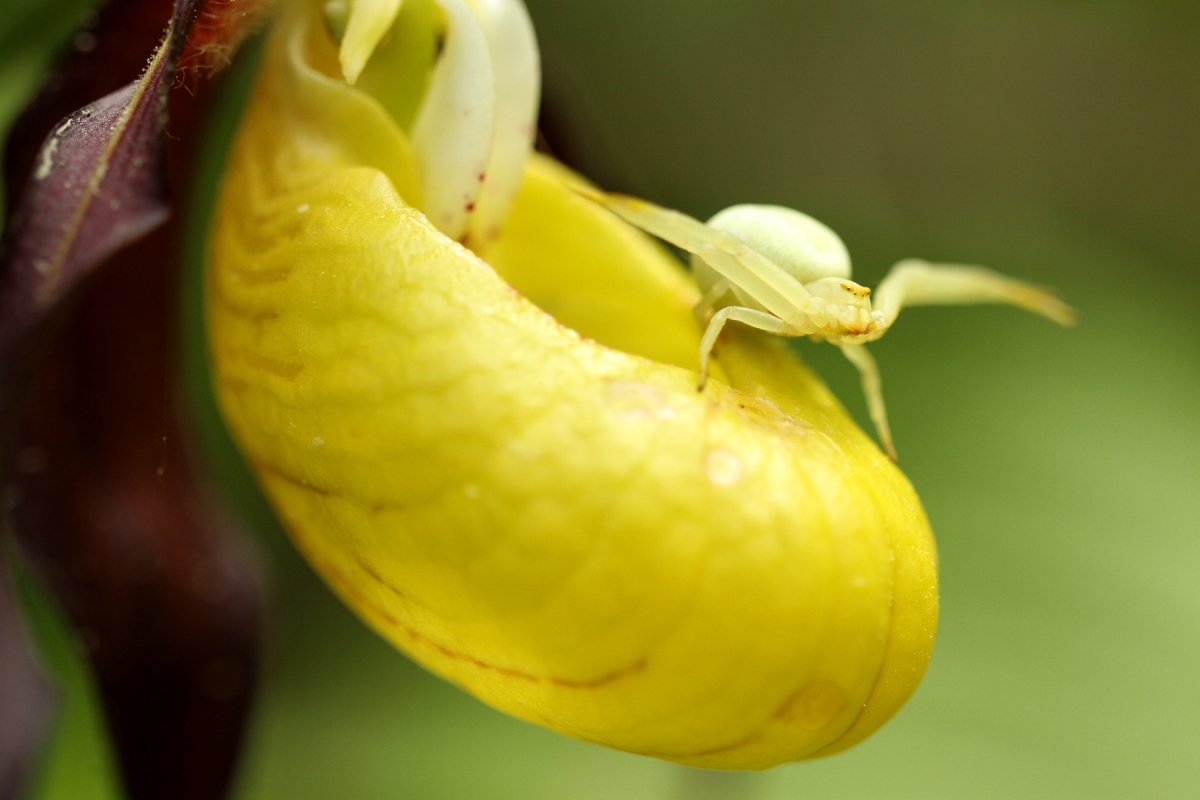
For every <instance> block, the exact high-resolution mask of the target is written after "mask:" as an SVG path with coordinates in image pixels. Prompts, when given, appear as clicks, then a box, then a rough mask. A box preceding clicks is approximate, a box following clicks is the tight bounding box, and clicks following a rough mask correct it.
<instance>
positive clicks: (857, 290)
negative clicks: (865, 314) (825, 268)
mask: <svg viewBox="0 0 1200 800" xmlns="http://www.w3.org/2000/svg"><path fill="white" fill-rule="evenodd" d="M804 288H805V289H807V290H808V293H809V294H811V295H812V296H813V297H819V298H821V299H822V300H824V301H825V302H827V303H831V304H833V305H837V306H851V307H853V308H861V309H865V310H867V311H870V310H871V290H870V289H868V288H867V287H866V286H860V285H859V284H857V283H855V282H854V281H847V280H843V279H841V278H822V279H821V280H819V281H813V282H811V283H806V284H805V285H804Z"/></svg>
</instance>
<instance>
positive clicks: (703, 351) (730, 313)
mask: <svg viewBox="0 0 1200 800" xmlns="http://www.w3.org/2000/svg"><path fill="white" fill-rule="evenodd" d="M729 320H733V321H735V322H740V323H742V324H743V325H749V326H750V327H751V328H757V329H758V330H760V331H766V332H767V333H774V334H778V335H781V336H783V335H786V334H787V332H788V330H789V328H788V325H787V323H786V322H784V321H783V320H781V319H780V318H779V317H776V316H774V315H772V314H768V313H767V312H765V311H756V310H755V309H753V308H745V307H743V306H727V307H725V308H722V309H721V310H720V311H718V312H717V313H716V314H713V318H712V321H711V322H709V323H708V328H707V330H705V331H704V338H703V339H701V340H700V384H699V385H698V386H697V387H696V391H698V392H702V391H704V385H705V384H706V383H708V356H709V354H710V353H712V349H713V346H714V345H715V344H716V343H717V337H718V336H720V335H721V329H722V328H724V327H725V323H726V322H728V321H729Z"/></svg>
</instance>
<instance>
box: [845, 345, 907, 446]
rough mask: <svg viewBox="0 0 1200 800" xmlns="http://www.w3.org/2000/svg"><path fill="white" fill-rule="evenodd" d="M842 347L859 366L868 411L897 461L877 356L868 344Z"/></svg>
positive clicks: (883, 440)
mask: <svg viewBox="0 0 1200 800" xmlns="http://www.w3.org/2000/svg"><path fill="white" fill-rule="evenodd" d="M841 349H842V353H844V354H845V356H846V358H847V359H848V360H849V361H850V363H851V364H853V365H854V366H855V367H857V368H858V374H859V376H860V377H861V378H862V387H863V394H864V395H866V398H867V413H868V414H870V415H871V421H872V422H874V423H875V431H876V432H877V433H878V434H879V441H880V442H881V443H882V444H883V449H884V450H886V451H887V454H888V457H889V458H891V459H892V461H895V460H896V447H895V445H894V444H893V443H892V430H891V428H890V427H888V419H887V407H886V406H885V405H884V404H883V381H881V380H880V378H879V367H878V366H876V365H875V358H874V357H873V356H872V355H871V354H870V352H868V351H867V348H866V345H861V344H844V345H841Z"/></svg>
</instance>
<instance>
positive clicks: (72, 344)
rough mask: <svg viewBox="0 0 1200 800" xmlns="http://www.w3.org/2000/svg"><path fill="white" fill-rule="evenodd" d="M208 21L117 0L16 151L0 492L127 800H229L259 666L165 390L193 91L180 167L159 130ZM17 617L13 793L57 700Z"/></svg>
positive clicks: (0, 390)
mask: <svg viewBox="0 0 1200 800" xmlns="http://www.w3.org/2000/svg"><path fill="white" fill-rule="evenodd" d="M210 2H221V3H223V4H224V5H225V6H230V5H235V4H236V0H235V2H234V3H231V2H230V0H210ZM257 5H258V3H255V6H256V7H257ZM197 6H198V0H179V1H178V2H177V3H176V4H175V6H174V8H173V9H172V8H171V7H170V6H169V5H168V4H166V3H165V2H164V0H117V1H116V2H114V3H113V4H112V5H110V6H109V7H108V8H107V9H106V10H105V12H103V14H102V15H101V20H100V24H99V26H98V27H97V28H96V30H95V31H94V32H93V33H92V36H93V37H94V38H95V45H96V46H95V47H94V48H88V49H89V50H90V52H87V53H84V52H78V53H76V54H74V55H73V56H72V57H71V58H70V59H68V61H67V62H65V63H64V65H62V67H61V68H60V69H59V71H58V72H57V73H56V75H55V76H54V77H53V78H52V79H51V80H50V82H49V83H48V84H47V86H46V87H45V89H44V90H43V91H42V92H41V94H39V96H38V97H37V98H36V99H35V100H34V102H33V103H31V105H30V106H29V107H28V108H27V110H26V112H25V113H24V114H23V115H22V117H21V119H20V120H19V122H18V124H17V125H16V126H15V128H14V131H13V134H12V136H11V137H10V140H9V143H8V147H7V150H6V174H7V177H8V181H9V187H10V189H14V190H15V189H17V188H20V187H22V186H23V187H24V191H23V192H21V193H20V194H19V200H18V202H17V203H16V205H15V206H14V212H13V214H12V216H11V217H10V219H9V224H8V225H7V227H6V230H5V239H4V242H3V245H2V246H0V485H5V486H8V487H9V488H10V492H9V495H10V497H11V498H13V503H12V504H11V505H12V506H13V507H12V510H11V515H10V516H11V521H12V527H13V530H14V531H15V533H16V536H17V539H18V542H19V544H20V551H21V553H22V554H23V555H25V557H26V558H27V560H28V561H29V562H30V564H31V566H33V568H34V571H35V574H36V575H37V576H39V577H40V579H41V580H42V581H43V582H44V583H45V585H46V586H47V587H48V588H49V589H50V590H51V591H52V592H53V593H54V595H55V596H56V597H57V599H58V600H59V602H60V603H62V605H63V607H64V608H65V610H66V611H67V613H68V615H69V617H70V619H71V621H72V622H73V623H74V625H75V626H76V628H77V630H78V633H79V637H80V640H81V642H82V643H83V645H84V646H85V647H86V648H87V649H88V651H89V654H90V657H91V661H92V664H93V666H94V668H95V670H96V674H97V678H98V681H99V684H100V689H101V694H102V697H103V700H104V705H105V710H106V712H107V717H108V723H109V729H110V731H111V732H112V735H113V739H114V742H115V744H116V750H117V754H118V756H119V758H120V766H121V772H122V775H123V777H124V779H125V784H126V788H127V790H128V794H129V796H130V797H131V798H133V800H141V798H147V799H149V798H156V799H158V798H196V799H197V800H200V799H201V798H219V797H224V796H226V794H227V793H228V790H229V784H230V778H231V775H232V771H233V768H234V765H235V763H236V757H237V753H238V750H239V747H240V742H241V737H242V732H243V728H244V723H245V719H246V715H247V711H248V708H249V703H250V699H251V697H252V688H253V685H254V676H255V672H256V663H257V650H258V616H259V615H258V608H259V596H260V592H259V590H258V580H257V573H256V571H255V569H254V566H253V563H252V559H250V558H249V557H248V555H247V553H246V551H245V549H244V547H242V546H241V545H239V543H238V541H239V540H238V538H237V537H236V531H234V530H233V526H232V525H231V524H230V522H229V520H228V519H227V518H226V517H225V516H224V514H222V513H221V510H220V507H219V505H218V504H216V503H214V502H213V498H212V497H211V495H210V492H209V491H208V488H207V486H206V485H205V483H204V481H203V480H201V479H200V478H199V477H198V476H197V474H196V472H195V470H194V469H193V468H192V465H191V463H190V461H189V459H188V457H187V453H186V451H185V448H184V447H183V436H182V433H181V426H180V423H179V420H178V415H177V413H176V403H175V399H176V398H175V397H174V388H173V387H174V384H175V374H176V371H175V366H174V363H173V361H174V359H173V357H172V356H173V353H174V352H175V346H174V334H175V328H176V326H175V324H174V321H173V320H174V302H173V301H174V297H175V294H176V291H175V281H176V278H177V275H176V272H177V269H176V267H177V263H178V258H177V255H178V254H177V252H176V249H175V247H174V242H175V240H176V237H175V231H173V230H172V228H170V227H163V226H162V223H163V222H164V221H165V220H166V219H167V218H168V217H169V206H168V201H167V198H168V191H167V190H168V179H167V169H166V168H167V163H168V161H171V162H173V163H174V164H176V165H177V166H178V165H186V162H187V159H188V156H189V152H190V145H191V143H192V142H193V141H194V140H195V138H196V137H195V136H194V135H193V134H194V131H195V128H196V127H198V126H197V125H196V124H195V123H196V120H197V119H198V114H197V113H196V112H197V110H198V109H199V108H201V107H202V106H201V105H200V103H199V101H198V100H197V99H196V98H194V97H193V96H192V93H191V92H176V93H175V96H174V97H171V98H170V106H171V108H170V110H171V112H172V117H171V122H170V126H171V133H172V140H173V142H172V146H171V148H170V150H171V152H170V154H168V147H167V144H166V138H165V136H164V125H165V124H166V122H167V111H168V98H169V90H170V88H171V86H172V83H173V75H174V68H175V63H176V60H177V59H178V57H179V54H180V52H182V51H183V47H184V43H185V40H186V35H187V31H188V29H189V26H190V25H191V22H192V20H193V18H194V17H195V15H196V11H197ZM235 17H236V15H235ZM238 19H241V18H238ZM164 31H165V33H164ZM206 37H208V39H206V40H211V39H212V32H211V31H207V32H206ZM139 72H140V73H141V74H140V76H139V74H138V73H139ZM130 81H132V82H130ZM200 93H201V94H202V95H203V94H204V91H203V90H201V92H200ZM80 106H82V107H80ZM76 108H77V109H78V110H76V111H72V109H76ZM68 112H69V113H68ZM11 196H18V195H17V193H16V192H15V191H14V192H12V194H11ZM147 234H149V235H147ZM2 588H3V587H0V589H2ZM9 616H13V615H12V614H11V613H9V614H8V615H7V616H6V615H5V607H4V596H3V595H0V635H9V634H8V631H9V630H10V629H11V630H12V633H11V637H10V639H8V640H5V641H4V642H3V643H2V644H3V646H4V647H5V651H4V657H3V658H0V692H5V691H10V690H11V691H12V692H13V694H14V695H15V696H17V697H19V698H21V700H22V702H26V701H27V703H28V705H29V710H28V711H27V712H25V713H26V718H27V719H28V720H30V721H31V724H29V725H23V726H18V727H15V728H13V730H16V731H17V734H18V735H17V736H16V737H15V738H12V739H11V740H10V739H7V738H4V735H5V734H6V733H7V731H8V728H6V727H5V725H4V724H3V723H0V768H3V769H4V770H5V771H0V781H3V780H4V779H6V778H7V776H8V775H9V774H10V771H8V765H9V764H11V765H12V769H11V774H12V775H13V776H14V778H13V786H14V787H15V786H16V783H15V781H16V778H17V776H19V774H20V772H21V771H23V770H24V769H25V765H27V764H28V759H29V757H30V754H31V752H32V750H33V745H34V743H35V742H36V736H34V734H35V733H36V729H37V726H36V725H34V724H32V723H33V722H36V721H38V720H42V721H44V719H45V716H46V709H47V707H48V706H47V703H46V692H45V691H44V688H43V689H39V688H38V687H39V686H40V684H39V683H38V678H37V676H36V673H35V672H33V671H32V664H31V662H30V661H29V659H28V657H27V652H26V651H25V650H24V649H23V647H21V646H20V638H19V634H20V631H19V629H18V628H16V627H15V626H11V625H10V626H8V627H5V626H6V625H7V622H6V621H7V619H8V617H9ZM13 619H14V621H15V616H13ZM9 641H12V642H14V643H15V644H14V645H13V646H12V647H11V648H10V647H9V646H8V642H9ZM0 699H2V698H0ZM0 708H3V709H4V710H5V713H4V714H0V717H6V718H7V710H8V705H7V703H5V704H4V705H2V706H0ZM5 790H6V785H5V784H4V783H2V782H0V798H7V797H8V796H9V795H7V794H4V793H3V792H4V791H5ZM12 791H14V792H15V791H16V789H15V788H14V789H13V790H12Z"/></svg>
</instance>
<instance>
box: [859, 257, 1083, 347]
mask: <svg viewBox="0 0 1200 800" xmlns="http://www.w3.org/2000/svg"><path fill="white" fill-rule="evenodd" d="M974 303H1008V304H1010V305H1014V306H1019V307H1021V308H1024V309H1027V310H1029V311H1032V312H1034V313H1035V314H1041V315H1042V316H1043V317H1048V318H1050V319H1052V320H1054V321H1055V322H1057V323H1058V324H1059V325H1073V324H1075V311H1074V310H1073V309H1072V308H1071V307H1070V306H1068V305H1067V304H1066V303H1064V302H1063V301H1061V300H1059V299H1058V298H1057V297H1056V296H1055V295H1054V293H1053V292H1051V291H1050V290H1048V289H1043V288H1041V287H1040V286H1034V285H1032V284H1029V283H1025V282H1024V281H1019V280H1016V279H1015V278H1009V277H1006V276H1004V275H1001V274H1000V273H998V272H994V271H992V270H990V269H987V268H986V267H973V266H963V265H959V264H930V263H928V262H925V261H916V260H907V261H901V262H900V263H899V264H897V265H896V266H894V267H892V271H891V272H889V273H888V275H887V277H886V278H884V279H883V281H882V282H881V283H880V284H879V288H878V289H876V290H875V303H874V305H875V308H876V310H878V311H882V312H883V315H884V317H885V318H886V319H887V325H888V326H890V325H891V324H892V323H893V322H894V321H895V320H896V317H897V316H899V314H900V309H901V308H903V307H904V306H922V305H926V306H927V305H969V304H974ZM852 360H853V359H852Z"/></svg>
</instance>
